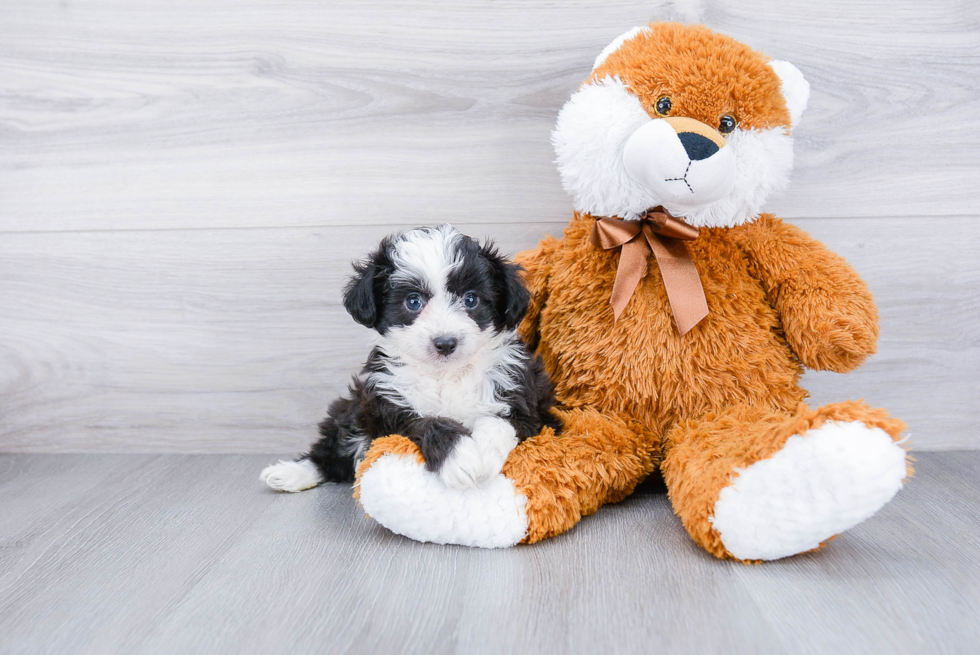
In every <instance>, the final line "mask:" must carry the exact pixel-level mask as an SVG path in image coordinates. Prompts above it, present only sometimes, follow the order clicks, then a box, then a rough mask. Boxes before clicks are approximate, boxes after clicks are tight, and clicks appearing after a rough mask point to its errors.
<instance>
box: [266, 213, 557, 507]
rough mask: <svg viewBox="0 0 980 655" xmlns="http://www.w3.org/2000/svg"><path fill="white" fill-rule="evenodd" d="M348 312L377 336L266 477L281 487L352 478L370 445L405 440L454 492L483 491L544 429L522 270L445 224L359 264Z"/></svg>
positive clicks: (547, 412)
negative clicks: (292, 450)
mask: <svg viewBox="0 0 980 655" xmlns="http://www.w3.org/2000/svg"><path fill="white" fill-rule="evenodd" d="M354 270H355V274H354V276H353V277H352V278H351V280H350V282H349V283H348V285H347V288H346V289H345V291H344V307H346V309H347V311H348V312H349V313H350V315H351V316H352V317H353V318H354V320H355V321H357V322H358V323H360V324H361V325H365V326H367V327H369V328H372V329H374V330H376V331H377V333H378V335H379V339H378V342H377V345H376V346H375V347H374V349H373V350H372V351H371V354H370V356H369V357H368V360H367V363H366V364H365V365H364V369H363V370H362V371H361V373H360V375H359V376H357V377H355V378H354V381H353V382H352V384H351V387H350V393H349V395H348V397H345V398H340V399H338V400H335V401H334V402H333V403H332V404H331V405H330V408H329V410H328V415H327V418H326V419H324V420H323V422H322V423H320V435H321V438H320V440H319V441H317V442H316V443H314V444H313V446H312V447H311V448H310V451H309V452H308V453H307V454H306V455H303V456H302V457H300V458H299V459H298V460H297V461H295V462H279V463H278V464H275V465H273V466H269V467H267V468H266V469H265V470H263V471H262V475H261V479H262V480H264V481H265V482H266V483H267V484H268V485H269V486H270V487H272V488H273V489H279V490H282V491H302V490H304V489H309V488H311V487H314V486H316V485H318V484H320V483H322V482H351V481H353V480H354V472H355V469H356V466H357V464H358V462H359V461H360V460H361V459H362V458H363V457H364V454H365V453H366V452H367V450H368V448H369V447H370V446H371V442H372V441H373V440H374V439H376V438H378V437H383V436H386V435H390V434H400V435H402V436H404V437H407V438H408V439H411V440H412V441H413V442H415V443H416V444H418V446H419V448H420V449H421V450H422V455H423V457H425V461H426V467H427V468H428V469H429V470H430V471H433V472H435V473H438V474H439V476H440V477H441V478H442V480H443V481H444V482H445V483H446V484H447V485H449V486H451V487H455V488H464V487H469V486H474V485H479V484H483V483H485V482H488V481H489V480H491V479H493V478H494V477H495V476H496V475H497V474H499V473H500V471H501V468H502V467H503V465H504V462H505V461H506V459H507V455H508V454H509V453H510V451H511V450H513V449H514V447H515V446H516V445H517V444H518V443H520V442H521V441H523V440H525V439H527V438H529V437H532V436H534V435H536V434H538V432H540V430H541V428H542V426H545V425H547V426H550V427H552V428H554V429H555V431H556V432H558V431H560V430H561V422H560V420H559V419H558V418H557V417H556V416H555V415H554V414H553V413H552V412H551V407H552V405H553V404H554V401H555V396H554V387H553V386H552V384H551V381H550V380H549V378H548V376H547V374H546V373H545V371H544V365H543V363H542V361H541V358H540V357H539V356H532V355H531V354H530V353H529V352H528V350H527V348H526V347H525V345H524V343H523V342H522V341H521V339H520V337H519V336H518V335H517V332H516V329H517V326H518V324H519V323H520V321H521V319H522V318H523V317H524V314H525V313H526V312H527V308H528V303H529V302H530V294H529V293H528V291H527V289H526V288H525V287H524V283H523V281H522V279H521V276H520V267H519V266H517V265H516V264H513V263H511V262H509V261H507V260H505V259H504V258H503V257H501V256H500V255H499V254H498V253H497V251H496V249H495V248H494V247H493V245H492V244H490V243H485V244H483V245H482V246H481V245H480V244H479V243H477V242H476V241H475V240H473V239H471V238H469V237H467V236H464V235H463V234H461V233H459V232H458V231H457V230H456V229H454V228H453V227H452V226H449V225H442V226H440V227H436V228H418V229H415V230H411V231H409V232H405V233H404V234H401V235H397V236H392V237H388V238H386V239H384V240H383V241H382V242H381V245H380V246H379V247H378V249H377V251H376V252H374V253H373V254H372V255H370V256H369V257H368V258H367V259H365V260H364V261H361V262H358V263H356V264H355V265H354Z"/></svg>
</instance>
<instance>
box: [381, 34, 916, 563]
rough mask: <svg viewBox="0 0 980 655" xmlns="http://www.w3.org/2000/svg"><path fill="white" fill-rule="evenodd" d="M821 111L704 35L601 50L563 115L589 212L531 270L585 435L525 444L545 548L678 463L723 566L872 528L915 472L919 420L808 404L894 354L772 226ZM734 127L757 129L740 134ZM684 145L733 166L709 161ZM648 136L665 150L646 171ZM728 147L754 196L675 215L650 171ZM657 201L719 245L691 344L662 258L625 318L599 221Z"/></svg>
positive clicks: (860, 295) (843, 267)
mask: <svg viewBox="0 0 980 655" xmlns="http://www.w3.org/2000/svg"><path fill="white" fill-rule="evenodd" d="M665 96H669V97H670V98H671V100H672V107H671V109H670V116H669V117H670V118H674V117H677V118H683V119H685V120H683V121H677V120H674V121H670V120H668V118H667V117H665V116H664V115H662V113H661V112H658V109H657V107H658V100H660V99H662V98H663V97H665ZM807 97H808V86H807V85H806V82H805V80H804V79H803V77H802V74H800V73H799V71H798V70H797V69H796V68H795V67H792V65H791V64H788V63H779V62H772V61H771V60H769V59H768V58H767V57H765V56H764V55H762V54H760V53H757V52H754V51H752V50H751V49H750V48H748V47H747V46H745V45H743V44H740V43H738V42H736V41H734V40H732V39H730V38H728V37H725V36H722V35H718V34H715V33H713V32H711V31H710V30H707V29H706V28H703V27H691V26H683V25H676V24H658V23H654V24H651V25H650V26H649V27H647V28H645V29H639V30H633V31H631V32H630V33H628V34H627V35H626V36H625V37H623V38H621V39H619V40H618V42H614V44H613V45H612V46H611V47H610V48H607V50H605V51H603V54H602V55H600V58H599V60H598V61H597V66H596V68H595V70H594V71H593V73H592V75H591V76H590V77H589V79H588V80H587V81H586V83H585V84H584V85H583V87H582V88H581V89H580V90H579V91H578V92H577V93H576V94H575V95H574V96H573V97H572V99H571V100H570V101H569V103H568V104H567V105H566V107H565V108H564V109H563V110H562V112H561V114H560V115H559V118H558V126H557V127H556V130H555V135H554V142H555V147H556V152H557V153H558V165H559V171H560V172H561V175H562V180H563V182H564V184H565V186H566V189H568V190H569V192H570V193H571V194H572V197H573V199H574V201H575V203H576V208H577V210H578V211H576V213H575V215H574V217H573V218H572V220H571V223H570V224H569V225H568V227H567V228H566V230H565V232H564V236H563V238H561V239H553V238H550V237H549V238H546V239H544V240H543V241H542V242H541V244H540V245H539V246H538V247H537V248H535V249H533V250H531V251H528V252H525V253H522V254H520V255H519V256H518V257H517V261H518V262H519V263H521V264H522V265H523V266H524V268H525V270H526V273H525V279H526V281H527V284H528V287H529V289H530V291H531V294H532V300H531V303H530V308H529V311H528V313H527V316H526V317H525V319H524V321H523V323H522V325H521V333H522V334H523V335H524V337H525V339H526V340H527V342H528V343H529V344H530V345H531V347H532V348H534V349H535V350H536V352H537V353H538V354H539V355H540V356H541V357H542V358H543V361H544V366H545V369H546V370H547V372H548V373H549V374H550V376H551V378H552V380H553V381H554V383H555V387H556V395H557V398H558V402H559V404H560V405H561V407H562V411H561V416H562V419H563V423H564V426H565V430H564V432H563V433H562V435H561V436H560V437H557V436H555V435H553V434H551V433H550V432H548V431H547V430H545V431H543V432H542V433H541V434H540V435H539V436H537V437H535V438H532V439H529V440H527V441H525V442H524V443H522V444H521V445H520V446H518V447H517V448H516V449H515V450H514V451H513V452H512V453H511V454H510V456H509V458H508V460H507V463H506V465H505V466H504V469H503V471H504V474H505V476H506V477H507V478H509V479H510V480H512V481H513V483H514V494H515V500H519V501H520V503H521V506H522V507H523V508H524V511H525V513H526V516H527V532H526V535H525V537H524V541H525V542H534V541H538V540H540V539H543V538H545V537H549V536H553V535H556V534H559V533H561V532H564V531H566V530H568V529H569V528H571V527H572V526H574V525H575V524H576V523H577V522H578V521H579V519H580V518H581V517H582V516H584V515H587V514H590V513H592V512H595V511H596V510H597V509H598V508H599V507H600V506H601V505H603V504H604V503H608V502H616V501H618V500H621V499H622V498H624V497H625V496H626V495H628V494H629V493H630V492H632V490H633V489H634V487H635V486H636V485H637V484H638V483H639V482H640V481H641V480H643V478H645V477H646V476H647V475H648V474H650V472H652V471H653V470H654V469H656V468H659V469H660V470H661V472H662V474H663V477H664V480H665V482H666V485H667V488H668V492H669V495H670V500H671V503H672V504H673V507H674V511H675V513H676V514H677V515H678V517H679V518H680V519H681V521H682V523H683V524H684V527H685V528H686V529H687V530H688V532H689V533H690V535H691V537H692V538H693V539H694V540H695V541H696V542H697V543H698V544H700V545H701V546H702V547H703V548H705V549H706V550H707V551H708V552H710V553H712V554H714V555H716V556H718V557H728V558H735V559H740V560H745V561H753V560H762V559H775V558H778V557H784V556H788V555H792V554H795V553H799V552H804V551H807V550H811V549H813V548H816V547H819V546H820V545H821V544H822V543H825V542H826V541H827V540H829V539H831V538H833V537H834V536H835V535H836V534H837V533H838V532H840V531H841V530H844V529H847V528H849V527H851V526H853V525H855V524H856V523H857V522H859V521H861V520H864V519H865V518H867V517H869V516H871V515H872V514H873V513H874V512H875V511H877V510H878V509H879V508H880V507H882V506H883V505H884V504H885V503H887V502H888V501H889V500H890V499H891V498H892V496H893V495H894V494H895V493H896V491H897V490H898V489H899V488H900V487H901V486H902V484H903V481H904V479H905V478H906V477H907V476H908V475H909V474H911V468H910V467H909V466H908V464H907V459H906V453H905V451H904V449H903V448H902V446H901V444H900V443H899V441H900V435H901V432H902V430H903V429H904V424H903V423H902V422H901V421H899V420H897V419H894V418H891V417H889V416H888V414H887V413H886V412H885V411H884V410H881V409H876V408H872V407H869V406H867V405H864V404H862V403H859V402H851V401H848V402H842V403H837V404H832V405H827V406H824V407H819V408H810V407H807V406H806V405H805V404H804V402H803V401H804V400H805V398H806V397H807V392H806V391H805V390H804V389H802V388H801V387H800V386H799V381H800V376H801V375H802V373H803V370H804V367H807V368H811V369H815V370H830V371H836V372H839V373H846V372H848V371H851V370H853V369H854V368H856V367H857V366H859V365H860V364H861V363H862V362H863V361H865V360H866V359H867V358H868V357H869V356H870V355H872V354H873V353H874V352H875V348H876V341H877V338H878V313H877V309H876V307H875V304H874V301H873V299H872V297H871V294H870V292H869V291H868V288H867V286H866V285H865V283H864V282H863V281H862V280H861V279H860V278H859V277H858V275H857V273H855V271H854V270H853V269H852V268H851V267H850V266H849V265H848V264H847V263H846V262H845V261H844V260H843V259H842V258H841V257H839V256H838V255H836V254H834V253H832V252H830V251H828V250H827V249H826V248H825V247H824V246H823V245H821V244H820V243H818V242H817V241H815V240H813V239H812V238H811V237H810V236H809V235H807V234H806V233H804V232H803V231H801V230H799V229H798V228H796V227H794V226H792V225H789V224H786V223H784V222H782V221H781V220H779V219H778V218H776V217H775V216H772V215H771V214H764V213H762V214H760V213H759V208H760V207H761V206H762V204H763V203H764V202H765V200H766V199H767V197H768V196H769V194H770V192H772V191H774V190H775V189H777V188H779V187H781V186H782V185H784V184H785V182H786V176H787V174H788V172H789V169H790V166H791V163H792V157H791V155H792V150H791V146H792V141H791V140H790V137H789V130H790V128H791V127H792V125H793V124H795V121H796V120H798V119H799V117H800V115H801V114H802V111H803V108H804V107H805V104H806V99H807ZM660 106H661V107H664V106H666V104H665V103H660ZM726 115H730V116H731V117H733V118H734V119H735V121H736V122H737V128H736V129H734V130H726V134H725V135H722V134H721V132H720V131H719V130H722V129H723V128H724V127H725V126H724V121H722V119H721V117H723V116H726ZM692 126H693V127H692ZM668 128H669V129H668ZM651 130H653V132H651ZM684 133H696V134H699V135H701V136H704V138H706V139H708V140H709V141H711V142H712V143H715V144H716V146H718V147H717V150H716V151H715V150H712V148H710V147H707V146H706V148H705V149H704V150H703V151H699V152H696V153H694V152H692V151H691V150H690V149H689V147H688V146H689V143H691V142H693V141H695V139H693V137H684V136H683V135H684ZM635 139H641V140H643V139H645V141H643V144H644V146H645V147H644V148H640V149H638V150H637V153H638V154H635V153H634V154H632V155H631V154H629V153H628V152H627V151H628V149H627V148H626V145H627V144H629V143H630V142H631V140H635ZM719 144H720V145H719ZM726 149H731V152H732V153H733V156H726V157H727V159H719V160H718V162H719V163H717V164H714V163H712V164H711V165H713V166H728V165H729V164H728V163H726V161H730V162H731V164H730V165H732V166H734V167H735V170H734V180H735V181H734V184H733V185H732V186H731V189H730V190H725V189H721V190H722V191H725V193H724V194H723V195H722V196H721V197H719V198H717V199H712V196H713V195H717V192H718V188H716V189H714V190H713V191H712V193H705V194H703V195H701V196H698V197H697V198H694V199H692V200H691V203H690V204H685V203H683V202H675V203H674V204H671V203H670V202H666V201H665V199H664V196H663V195H662V193H663V188H664V184H663V182H664V180H663V179H657V178H656V176H653V177H650V176H645V175H646V174H645V173H644V172H643V171H644V170H654V171H665V170H666V168H664V167H665V166H669V165H672V164H671V162H673V161H675V160H676V161H679V162H680V163H682V164H683V163H684V159H685V158H689V160H690V161H689V163H690V164H691V165H692V166H693V165H694V163H695V162H696V161H702V160H703V161H706V162H708V161H710V160H712V159H714V158H715V157H718V156H719V155H718V153H721V152H723V151H724V150H726ZM685 152H686V153H687V154H686V155H685V154H684V153H685ZM712 153H713V154H712ZM644 156H645V157H648V158H649V159H650V161H649V162H647V163H646V164H645V163H644V162H643V161H642V160H640V161H634V160H633V159H634V158H642V157H644ZM699 157H700V159H699ZM647 164H648V168H646V169H645V168H644V166H645V165H647ZM658 167H660V168H658ZM636 171H640V172H636ZM714 179H716V180H718V181H716V182H715V183H716V184H719V185H720V184H722V182H724V179H723V177H716V178H714ZM667 181H669V180H667ZM694 195H697V194H694ZM658 204H663V205H665V206H666V207H667V208H668V209H670V210H671V211H673V212H675V213H676V214H677V215H678V216H680V217H683V218H684V219H685V220H687V221H688V222H689V223H691V224H694V225H696V226H699V227H700V228H701V230H700V235H699V236H698V238H697V239H695V240H693V241H688V242H686V247H687V250H688V251H689V253H690V255H691V258H692V259H693V261H694V264H695V266H696V267H697V270H698V273H699V274H700V278H701V283H702V286H703V288H704V293H705V297H706V299H707V303H708V308H709V314H708V316H707V317H706V318H705V319H703V320H702V321H701V322H700V323H699V324H697V325H696V326H695V327H694V328H693V329H692V330H691V331H690V332H688V333H687V334H685V335H684V336H681V335H679V334H678V331H677V329H676V327H675V325H674V321H673V317H672V313H671V308H670V304H669V302H668V299H667V294H666V291H665V289H664V284H663V279H662V277H661V274H660V270H659V267H658V264H657V262H656V260H655V259H654V258H653V257H651V258H650V259H649V263H648V270H647V272H646V275H645V277H643V278H642V279H641V280H640V282H639V284H638V286H637V288H636V290H635V291H634V293H633V295H632V297H631V299H630V300H629V303H628V304H627V305H626V307H625V309H624V311H623V312H622V314H621V315H620V317H619V320H618V321H614V320H613V310H612V307H611V306H610V304H609V300H610V296H611V291H612V287H613V282H614V280H615V278H616V272H617V266H618V264H619V256H620V255H619V252H618V251H605V250H601V249H599V248H597V247H595V246H594V245H593V244H592V243H591V241H590V238H589V237H590V233H591V231H592V227H593V223H594V221H595V219H596V217H598V216H600V215H613V216H618V217H620V218H623V219H627V220H630V219H635V218H637V217H638V215H639V214H640V213H642V212H643V211H645V210H646V209H649V208H651V207H652V206H654V205H658ZM387 447H388V448H392V451H391V452H392V453H394V452H396V449H394V448H393V446H392V445H390V444H389V445H388V446H387ZM384 452H385V451H379V452H376V453H374V454H375V455H376V456H380V457H381V458H382V459H383V457H384ZM370 456H371V455H369V457H370ZM364 470H365V469H362V474H363V471H364ZM406 475H407V473H406ZM741 476H744V480H743V479H742V478H741ZM362 480H363V478H362ZM362 493H363V492H362ZM374 500H375V502H376V503H381V504H382V505H383V504H384V501H383V500H379V499H378V498H377V497H376V498H375V499H374ZM410 536H415V537H416V538H423V537H421V536H419V535H410Z"/></svg>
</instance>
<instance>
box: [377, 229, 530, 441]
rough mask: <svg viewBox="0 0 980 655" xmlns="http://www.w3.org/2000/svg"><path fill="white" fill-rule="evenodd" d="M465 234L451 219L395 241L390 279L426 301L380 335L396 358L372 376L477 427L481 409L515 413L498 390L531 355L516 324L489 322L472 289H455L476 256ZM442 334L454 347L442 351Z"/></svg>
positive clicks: (388, 390) (396, 398)
mask: <svg viewBox="0 0 980 655" xmlns="http://www.w3.org/2000/svg"><path fill="white" fill-rule="evenodd" d="M462 238H463V237H462V235H461V234H460V233H459V232H457V231H456V230H455V229H454V228H453V227H451V226H449V225H443V226H440V227H438V228H422V229H418V230H412V231H411V232H407V233H406V234H405V235H403V236H402V237H401V238H400V239H399V240H398V241H397V242H396V243H395V245H394V250H393V252H392V255H391V259H392V262H393V264H394V267H395V270H394V272H393V273H392V274H391V276H390V279H389V285H390V286H391V287H392V288H393V289H394V288H395V287H404V289H403V290H402V293H400V294H397V295H398V297H401V296H403V295H405V292H407V291H412V290H415V291H417V292H418V293H419V294H421V295H422V296H424V306H423V307H422V308H421V309H420V310H419V311H418V312H417V313H416V314H415V315H414V316H413V317H412V319H411V320H410V322H405V323H404V324H400V323H396V324H394V325H393V326H392V327H390V328H388V329H386V330H385V332H384V334H382V335H380V336H379V341H378V343H377V345H378V347H380V348H381V350H383V351H384V353H385V354H386V355H387V356H388V357H389V358H390V359H391V364H390V365H389V366H388V368H387V370H384V371H380V372H376V373H372V374H371V376H370V383H371V384H372V385H373V386H374V387H375V388H376V389H378V391H379V392H380V393H381V394H382V395H384V396H385V397H386V398H387V399H388V400H390V401H391V402H393V403H395V404H397V405H399V406H402V407H407V408H410V409H412V410H414V411H415V412H417V413H418V414H419V415H421V416H442V417H446V418H452V419H455V420H457V421H459V422H460V423H462V424H463V425H464V426H466V427H471V426H472V424H473V422H474V421H475V420H476V419H477V418H479V417H481V416H488V415H492V416H504V415H506V414H507V412H508V411H509V409H508V406H507V405H506V403H503V402H501V401H500V400H499V399H498V393H499V392H500V391H502V390H504V391H506V390H510V389H513V388H515V387H516V384H517V382H516V379H517V375H518V374H519V371H520V370H521V368H522V367H523V365H524V359H523V354H522V353H523V349H522V348H521V344H520V341H519V340H518V338H517V337H516V335H515V333H514V331H512V330H502V331H499V332H498V330H497V329H496V328H495V327H494V325H493V323H490V322H487V321H484V325H483V326H481V325H480V324H479V323H478V322H477V320H475V319H474V317H473V315H471V313H470V312H469V311H467V308H466V307H465V306H464V292H461V291H460V290H459V289H456V292H455V293H454V292H453V291H452V290H450V286H451V285H450V284H449V280H450V276H452V275H453V274H454V273H455V272H458V271H459V270H460V269H461V268H462V267H464V266H466V265H467V264H468V262H467V261H466V260H465V257H464V255H463V254H462V250H461V248H460V247H459V246H460V244H461V241H462ZM498 291H500V290H498ZM481 302H489V300H487V299H482V300H481ZM441 338H448V339H453V340H455V347H454V349H453V350H452V352H451V353H449V354H442V353H440V352H439V351H438V349H437V347H436V340H437V339H441Z"/></svg>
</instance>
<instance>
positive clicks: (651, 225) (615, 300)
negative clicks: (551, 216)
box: [591, 207, 708, 336]
mask: <svg viewBox="0 0 980 655" xmlns="http://www.w3.org/2000/svg"><path fill="white" fill-rule="evenodd" d="M698 234H699V231H698V228H696V227H692V226H691V225H688V224H687V223H685V222H684V221H683V220H681V219H679V218H677V217H675V216H671V215H670V214H669V213H668V212H667V210H665V209H664V208H663V207H655V208H654V209H651V210H648V211H646V212H644V213H643V215H642V216H641V217H640V220H636V221H624V220H622V219H619V218H613V217H612V216H598V217H596V221H595V223H593V225H592V237H591V241H592V245H594V246H595V247H597V248H601V249H603V250H613V249H614V248H622V251H621V253H620V257H619V267H618V268H617V269H616V280H615V282H613V288H612V294H611V295H610V298H609V303H610V304H611V305H612V307H613V316H614V320H617V321H618V320H619V315H620V314H622V312H623V310H624V309H625V308H626V305H627V303H629V300H630V298H631V297H632V296H633V292H634V291H635V290H636V287H637V285H638V284H639V283H640V280H641V279H643V276H644V275H646V271H647V265H648V262H649V258H650V253H651V252H652V253H653V256H654V259H656V261H657V266H659V267H660V276H661V277H662V278H663V281H664V288H665V289H666V291H667V300H668V301H670V310H671V312H672V313H673V315H674V322H675V323H676V324H677V331H678V332H680V334H681V336H684V335H685V334H687V333H688V332H689V331H690V330H691V328H693V327H694V326H695V325H697V324H698V323H699V322H700V321H701V319H703V318H704V317H705V316H707V315H708V301H707V300H706V299H705V297H704V288H703V287H702V286H701V277H700V276H699V275H698V269H697V267H696V266H695V265H694V260H693V259H691V254H690V253H689V252H688V251H687V247H686V246H685V245H684V241H690V240H693V239H696V238H697V237H698Z"/></svg>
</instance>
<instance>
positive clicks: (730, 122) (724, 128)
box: [718, 114, 738, 134]
mask: <svg viewBox="0 0 980 655" xmlns="http://www.w3.org/2000/svg"><path fill="white" fill-rule="evenodd" d="M736 125H738V121H737V120H735V117H734V116H731V115H729V114H725V115H724V116H722V117H721V119H719V121H718V131H719V132H721V133H722V134H731V133H732V130H734V129H735V126H736Z"/></svg>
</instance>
